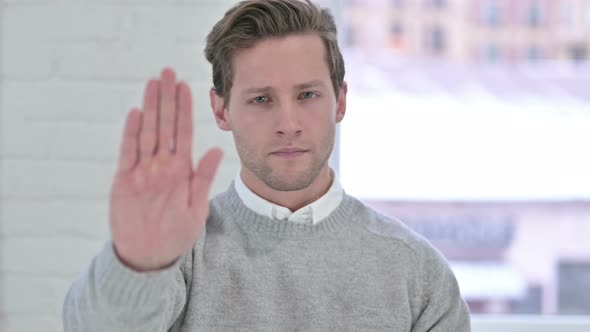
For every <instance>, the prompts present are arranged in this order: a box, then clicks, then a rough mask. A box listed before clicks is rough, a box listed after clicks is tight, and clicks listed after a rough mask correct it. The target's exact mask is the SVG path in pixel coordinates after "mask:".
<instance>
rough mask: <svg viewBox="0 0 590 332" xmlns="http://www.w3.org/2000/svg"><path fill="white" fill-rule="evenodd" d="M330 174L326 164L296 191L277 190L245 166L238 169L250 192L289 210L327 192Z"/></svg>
mask: <svg viewBox="0 0 590 332" xmlns="http://www.w3.org/2000/svg"><path fill="white" fill-rule="evenodd" d="M332 175H333V173H332V171H331V170H330V167H329V166H328V165H326V167H324V168H323V169H322V170H321V171H320V174H318V176H317V177H316V178H315V180H314V181H313V182H312V183H311V184H310V185H309V186H308V187H306V188H303V189H301V190H296V191H278V190H274V189H272V188H270V187H269V186H267V185H266V184H265V183H264V182H262V181H261V180H260V179H259V178H258V177H257V176H256V175H254V174H253V173H251V172H250V171H249V170H248V169H246V168H245V167H242V169H241V171H240V176H241V178H242V181H243V182H244V184H245V185H246V186H247V187H248V188H249V189H250V190H252V192H254V193H255V194H256V195H258V196H260V197H262V198H264V199H266V200H267V201H269V202H272V203H274V204H277V205H280V206H284V207H286V208H288V209H289V210H291V211H297V210H299V209H300V208H302V207H304V206H306V205H308V204H310V203H312V202H314V201H316V200H317V199H319V198H320V197H322V195H324V194H325V193H326V192H328V190H329V189H330V186H331V185H332V181H333V179H332Z"/></svg>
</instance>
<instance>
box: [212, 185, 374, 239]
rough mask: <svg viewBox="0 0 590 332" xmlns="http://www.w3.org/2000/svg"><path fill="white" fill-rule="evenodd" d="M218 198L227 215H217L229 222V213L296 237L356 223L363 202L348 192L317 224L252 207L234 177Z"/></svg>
mask: <svg viewBox="0 0 590 332" xmlns="http://www.w3.org/2000/svg"><path fill="white" fill-rule="evenodd" d="M214 202H217V203H218V204H219V208H221V211H219V212H218V213H220V214H221V216H224V217H222V218H215V219H218V220H221V221H222V222H225V220H224V219H226V218H228V217H229V218H230V219H231V220H232V221H233V222H235V223H236V224H239V225H240V227H241V228H243V229H246V230H249V231H254V232H257V233H262V234H267V235H271V236H276V237H294V238H299V237H310V236H318V235H321V234H327V233H335V232H338V231H340V230H342V229H343V228H345V227H348V226H350V225H351V224H353V223H354V220H355V219H356V218H355V215H356V214H357V213H358V211H360V208H361V207H362V206H363V204H362V203H361V202H360V201H358V200H357V199H356V198H354V197H352V196H349V195H347V194H346V192H344V194H343V198H342V201H341V202H340V204H339V205H338V207H337V208H336V209H335V210H334V211H332V213H330V214H329V215H328V216H327V217H325V218H324V219H322V220H320V221H319V222H318V223H316V224H303V223H296V222H293V221H289V220H276V219H272V218H270V217H268V216H265V215H262V214H259V213H257V212H255V211H253V210H252V209H250V208H248V207H247V206H246V205H245V204H244V202H242V200H241V199H240V196H239V195H238V193H237V191H236V189H235V186H234V182H233V181H232V183H231V184H230V186H229V188H228V189H227V191H225V192H224V193H221V194H220V195H218V196H217V197H216V198H215V199H214Z"/></svg>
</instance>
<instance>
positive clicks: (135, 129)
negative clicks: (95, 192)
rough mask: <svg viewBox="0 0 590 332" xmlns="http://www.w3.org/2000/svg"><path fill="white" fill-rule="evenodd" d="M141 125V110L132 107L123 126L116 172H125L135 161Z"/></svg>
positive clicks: (131, 167) (137, 153)
mask: <svg viewBox="0 0 590 332" xmlns="http://www.w3.org/2000/svg"><path fill="white" fill-rule="evenodd" d="M140 127H141V112H140V110H138V109H136V108H134V109H132V110H131V111H130V112H129V113H128V114H127V120H126V121H125V128H124V129H123V141H122V142H121V148H120V153H119V164H118V167H117V171H118V172H127V171H129V170H131V169H133V167H134V166H135V164H136V163H137V157H138V155H139V151H138V146H139V141H138V139H139V129H140Z"/></svg>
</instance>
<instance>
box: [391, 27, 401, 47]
mask: <svg viewBox="0 0 590 332" xmlns="http://www.w3.org/2000/svg"><path fill="white" fill-rule="evenodd" d="M390 34H391V38H390V43H391V47H392V48H394V49H402V48H404V27H403V26H402V25H401V24H400V23H397V22H395V23H393V24H392V25H391V29H390Z"/></svg>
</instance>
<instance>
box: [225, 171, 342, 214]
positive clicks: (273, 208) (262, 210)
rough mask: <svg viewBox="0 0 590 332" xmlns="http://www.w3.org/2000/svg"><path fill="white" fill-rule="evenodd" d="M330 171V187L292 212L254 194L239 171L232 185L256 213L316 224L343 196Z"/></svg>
mask: <svg viewBox="0 0 590 332" xmlns="http://www.w3.org/2000/svg"><path fill="white" fill-rule="evenodd" d="M330 172H331V173H332V179H333V180H332V184H331V185H330V189H328V191H327V192H326V193H325V194H324V195H323V196H321V197H320V198H318V199H317V200H315V201H313V202H311V203H310V204H308V205H306V206H304V207H302V208H300V209H299V210H297V211H294V212H292V211H291V210H289V209H288V208H286V207H284V206H280V205H277V204H274V203H272V202H269V201H267V200H266V199H264V198H262V197H260V196H258V195H257V194H255V193H254V192H253V191H252V190H250V188H248V187H247V186H246V184H245V183H244V181H242V177H241V176H240V173H239V172H238V174H237V175H236V177H235V181H234V186H235V188H236V191H237V193H238V196H239V197H240V199H241V200H242V202H244V205H246V206H247V207H248V208H249V209H251V210H253V211H254V212H256V213H258V214H261V215H264V216H267V217H270V218H273V219H278V220H284V219H288V220H289V221H293V222H299V223H307V224H316V223H318V222H319V221H321V220H322V219H324V218H326V217H327V216H329V215H330V213H332V212H333V211H334V210H335V209H336V208H337V207H338V205H340V202H341V201H342V198H343V197H344V190H343V189H342V186H341V184H340V181H339V180H338V177H337V176H336V174H335V172H334V170H332V169H330Z"/></svg>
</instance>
